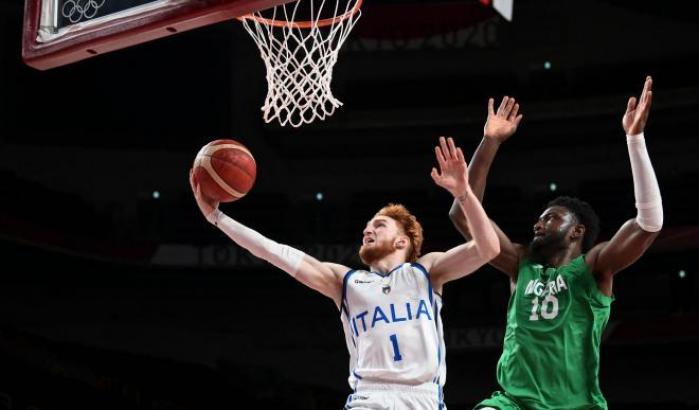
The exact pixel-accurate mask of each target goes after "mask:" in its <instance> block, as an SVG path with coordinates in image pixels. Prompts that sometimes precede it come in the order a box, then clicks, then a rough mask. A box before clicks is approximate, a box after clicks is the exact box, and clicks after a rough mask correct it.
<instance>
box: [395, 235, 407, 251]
mask: <svg viewBox="0 0 699 410" xmlns="http://www.w3.org/2000/svg"><path fill="white" fill-rule="evenodd" d="M393 245H394V246H395V247H396V249H406V248H407V247H408V246H409V245H410V240H409V239H408V237H407V236H405V235H399V236H398V237H397V238H396V241H395V242H394V243H393Z"/></svg>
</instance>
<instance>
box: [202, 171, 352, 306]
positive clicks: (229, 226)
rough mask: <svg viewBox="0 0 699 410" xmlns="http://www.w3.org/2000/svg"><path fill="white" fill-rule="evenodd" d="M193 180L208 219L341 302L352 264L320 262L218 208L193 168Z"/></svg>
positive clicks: (251, 249)
mask: <svg viewBox="0 0 699 410" xmlns="http://www.w3.org/2000/svg"><path fill="white" fill-rule="evenodd" d="M189 182H190V185H191V186H192V192H193V193H194V199H195V200H196V201H197V205H198V206H199V209H200V210H201V213H202V214H203V215H204V217H205V218H206V220H207V221H209V222H210V223H211V224H213V225H214V226H216V227H218V228H219V229H220V230H221V231H223V232H224V233H225V234H226V235H228V237H229V238H231V239H232V240H233V241H234V242H235V243H237V244H238V245H239V246H241V247H243V248H245V249H247V250H248V251H249V252H250V253H252V254H253V255H255V256H257V257H258V258H260V259H263V260H266V261H267V262H269V263H271V264H272V265H274V266H276V267H277V268H279V269H281V270H283V271H284V272H286V273H288V274H289V275H291V276H292V277H293V278H294V279H296V280H298V281H299V282H301V283H303V284H304V285H306V286H308V287H310V288H312V289H315V290H316V291H318V292H320V293H322V294H323V295H325V296H327V297H329V298H331V299H332V300H333V301H335V304H336V305H338V306H339V304H340V299H341V298H342V279H343V275H344V274H345V273H346V272H347V271H348V270H349V268H347V267H345V266H342V265H339V264H335V263H327V262H320V261H318V260H317V259H316V258H314V257H312V256H310V255H307V254H305V253H304V252H301V251H300V250H298V249H295V248H292V247H291V246H288V245H283V244H279V243H277V242H275V241H273V240H271V239H268V238H266V237H265V236H263V235H262V234H260V233H259V232H256V231H254V230H252V229H250V228H248V227H246V226H245V225H243V224H241V223H239V222H238V221H236V220H234V219H232V218H230V217H229V216H227V215H226V214H224V213H223V212H221V211H220V210H219V209H218V202H216V201H214V200H212V199H210V198H207V197H206V196H205V195H203V194H202V192H201V188H200V187H199V186H198V185H197V183H196V181H195V180H194V178H192V173H191V172H190V178H189Z"/></svg>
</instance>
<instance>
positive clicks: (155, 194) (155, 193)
mask: <svg viewBox="0 0 699 410" xmlns="http://www.w3.org/2000/svg"><path fill="white" fill-rule="evenodd" d="M158 198H160V191H153V199H158Z"/></svg>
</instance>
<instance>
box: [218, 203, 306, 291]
mask: <svg viewBox="0 0 699 410" xmlns="http://www.w3.org/2000/svg"><path fill="white" fill-rule="evenodd" d="M206 219H207V220H208V221H209V222H211V223H212V224H213V225H215V226H216V227H218V229H220V230H221V231H223V233H225V234H226V235H228V237H229V238H231V239H232V240H233V241H234V242H235V243H237V244H238V245H239V246H241V247H243V248H245V249H247V250H248V251H249V252H250V253H252V254H253V255H255V256H257V257H258V258H260V259H264V260H266V261H267V262H269V263H271V264H272V265H274V266H276V267H277V268H279V269H281V270H283V271H284V272H286V273H288V274H289V275H291V276H292V277H296V273H298V270H299V267H300V266H301V262H302V261H303V257H304V256H305V255H306V254H305V253H303V252H301V251H300V250H298V249H295V248H292V247H291V246H288V245H283V244H280V243H277V242H275V241H273V240H271V239H268V238H266V237H264V236H263V235H262V234H260V233H259V232H257V231H255V230H253V229H250V228H248V227H247V226H245V225H243V224H241V223H240V222H238V221H236V220H234V219H233V218H231V217H229V216H228V215H226V214H224V213H223V212H221V211H220V210H219V209H215V210H214V211H213V212H212V213H211V214H210V215H208V216H207V217H206Z"/></svg>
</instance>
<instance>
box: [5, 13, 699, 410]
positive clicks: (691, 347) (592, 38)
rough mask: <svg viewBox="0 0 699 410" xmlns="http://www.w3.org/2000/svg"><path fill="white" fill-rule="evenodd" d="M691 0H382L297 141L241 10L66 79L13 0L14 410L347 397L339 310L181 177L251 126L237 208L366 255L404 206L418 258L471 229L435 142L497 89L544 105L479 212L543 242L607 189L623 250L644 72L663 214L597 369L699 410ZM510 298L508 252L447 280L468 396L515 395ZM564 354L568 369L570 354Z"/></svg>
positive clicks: (507, 151) (505, 159) (696, 107)
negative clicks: (273, 119) (207, 209)
mask: <svg viewBox="0 0 699 410" xmlns="http://www.w3.org/2000/svg"><path fill="white" fill-rule="evenodd" d="M684 7H685V3H682V2H671V3H668V2H648V3H646V2H641V1H623V0H597V1H594V0H576V1H555V0H515V3H514V13H513V21H512V22H507V21H506V20H504V19H503V18H502V17H500V16H499V15H498V14H497V13H496V12H494V11H492V10H491V9H489V8H487V7H484V6H483V5H482V4H480V3H477V2H469V1H468V0H459V1H449V2H445V1H436V0H435V1H422V2H408V1H403V0H400V1H399V0H366V2H365V4H364V7H363V16H362V18H361V19H360V20H359V22H358V24H357V26H356V27H355V30H354V31H353V33H352V34H351V35H350V37H349V40H348V42H347V43H346V44H345V45H344V46H343V49H342V50H341V51H340V57H339V61H338V63H337V65H336V67H335V73H334V77H333V83H332V86H333V90H334V92H335V95H336V96H337V97H338V98H339V99H340V100H341V101H342V102H343V103H344V106H343V107H341V108H340V109H339V110H338V111H337V112H336V113H335V114H334V115H333V116H331V117H329V118H327V119H326V120H325V121H317V122H315V123H313V124H310V125H306V126H303V127H301V128H298V129H294V128H282V127H279V126H278V125H274V124H269V125H268V124H265V123H264V122H263V121H262V119H261V112H260V108H259V107H260V106H261V105H262V103H263V100H264V96H265V93H266V89H267V84H266V81H265V70H264V65H263V63H262V61H261V59H260V57H259V53H258V51H257V48H256V47H255V44H254V43H253V42H252V40H251V39H250V38H249V36H248V35H247V33H245V31H244V30H243V28H242V26H241V25H240V23H238V22H235V21H234V22H223V23H219V24H214V25H210V26H207V27H203V28H199V29H196V30H192V31H188V32H185V33H181V34H178V35H176V36H171V37H167V38H163V39H159V40H156V41H152V42H147V43H144V44H141V45H137V46H134V47H131V48H127V49H123V50H119V51H114V52H112V53H108V54H105V55H99V56H96V57H93V58H90V59H87V60H84V61H80V62H76V63H74V64H71V65H67V66H64V67H58V68H53V69H51V70H47V71H39V70H36V69H34V68H31V67H28V66H27V65H25V64H24V63H23V62H22V58H21V45H22V29H23V28H22V24H23V23H22V20H23V12H24V4H23V1H22V0H0V184H1V185H0V186H1V189H0V410H10V409H11V410H59V409H71V410H75V409H90V410H98V409H104V410H108V409H134V410H135V409H152V410H156V409H157V410H165V409H167V410H201V409H213V408H216V409H224V408H226V409H238V408H259V409H266V408H277V409H305V410H313V409H320V410H325V409H340V408H341V407H342V406H343V404H344V402H345V398H346V396H347V394H348V393H349V392H350V389H349V387H348V385H347V381H346V378H347V372H348V369H347V363H348V354H347V351H346V347H345V344H344V343H345V342H344V337H343V335H342V329H341V324H340V319H339V313H338V311H337V309H336V308H335V306H334V304H333V303H332V301H330V300H329V299H327V298H325V297H323V296H321V295H319V294H318V293H315V292H313V291H312V290H310V289H308V288H305V287H304V286H303V285H300V284H298V283H296V282H295V281H293V280H292V279H291V278H290V277H289V276H288V275H286V274H285V273H283V272H281V271H278V270H276V269H274V268H272V267H271V266H270V265H268V264H266V263H263V262H260V261H259V260H256V259H255V258H254V257H252V256H251V255H250V254H248V253H247V252H246V251H244V250H241V249H240V248H238V247H236V246H234V245H233V244H232V242H231V241H230V240H229V239H228V238H227V237H225V235H224V234H222V233H221V232H219V231H218V230H216V229H214V228H213V227H211V226H210V225H209V224H207V223H206V221H205V220H204V218H202V216H201V214H200V213H199V211H198V209H197V208H196V204H195V202H194V200H193V198H192V195H191V192H190V188H189V184H188V172H189V168H190V167H191V164H192V160H193V159H194V156H195V154H196V153H197V151H198V149H199V148H200V147H201V146H202V145H203V144H205V143H207V142H209V141H211V140H214V139H217V138H233V139H236V140H238V141H240V142H242V143H243V144H245V145H246V146H247V147H248V148H249V149H250V150H251V151H252V152H253V154H254V155H255V158H256V161H257V164H258V178H257V182H256V184H255V186H254V188H253V190H252V191H251V192H250V193H249V194H248V196H247V197H245V198H244V199H242V200H240V201H239V202H235V203H232V204H226V205H223V206H222V209H223V210H224V211H225V212H226V213H227V214H229V215H231V216H232V217H234V218H236V219H238V220H240V221H241V222H242V223H245V224H247V225H249V226H250V227H252V228H254V229H256V230H258V231H260V232H261V233H263V234H265V235H267V236H269V237H270V238H272V239H275V240H277V241H280V242H283V243H289V244H292V245H295V246H297V247H300V248H301V249H303V250H305V251H306V252H308V253H310V254H312V255H314V256H316V257H317V258H319V259H321V260H327V261H336V262H341V263H345V264H349V265H352V266H357V267H358V266H359V265H360V262H359V260H358V258H357V256H356V253H357V249H358V247H359V244H360V241H361V231H362V229H363V227H364V225H365V223H366V221H367V220H368V219H370V218H371V217H372V216H373V215H374V212H375V211H376V210H378V209H379V208H380V207H381V206H383V205H385V204H386V203H388V202H400V203H403V204H405V205H406V206H407V207H408V208H409V209H410V210H411V211H413V212H414V213H415V214H416V215H417V217H418V218H419V219H420V220H421V222H422V223H423V225H424V228H425V251H431V250H443V249H446V248H448V247H451V246H455V245H457V244H458V243H460V242H461V241H462V239H461V237H460V236H459V235H458V234H457V232H456V231H455V229H454V228H453V227H452V225H451V223H450V221H449V219H448V215H447V214H448V210H449V207H450V205H451V198H450V196H449V195H448V193H446V191H444V190H442V189H441V188H439V187H437V186H436V185H435V184H434V183H433V182H432V180H431V179H430V176H429V172H430V169H431V167H432V166H433V165H434V152H433V147H434V145H435V143H436V142H437V137H438V136H440V135H450V136H454V137H455V138H456V140H457V143H458V144H459V145H460V146H462V147H463V148H464V151H465V153H466V156H467V158H470V156H471V154H472V153H473V150H474V149H475V147H476V146H477V144H478V142H479V141H480V139H481V137H482V133H483V124H484V122H485V118H486V102H487V98H488V97H490V96H492V97H495V98H496V99H497V100H498V101H499V99H500V98H501V97H502V96H503V95H510V96H515V97H516V98H517V100H518V101H519V102H520V103H521V111H522V112H523V113H524V115H525V117H524V120H523V122H522V124H521V125H520V128H519V130H518V132H517V133H516V134H515V135H514V136H513V137H512V138H511V139H510V140H509V141H508V142H507V143H506V144H505V145H503V147H502V148H501V150H500V154H499V156H498V158H497V159H496V161H495V163H494V165H493V169H492V171H491V174H490V178H489V182H488V186H487V189H486V196H485V200H484V206H485V209H486V211H487V212H488V213H489V215H490V216H491V217H492V219H494V220H495V221H497V222H498V223H499V225H500V226H501V227H502V228H503V230H505V231H506V232H507V233H508V234H509V235H510V237H512V238H513V239H516V240H518V241H522V242H525V243H526V242H528V241H529V240H530V238H531V232H532V225H533V223H534V221H535V220H536V218H537V217H538V215H539V213H540V212H541V211H542V210H543V209H544V206H545V204H546V202H547V201H548V200H549V199H552V198H553V197H555V196H558V195H561V194H567V195H574V196H579V197H581V198H583V199H585V200H586V201H588V202H590V203H591V204H592V206H593V207H594V208H595V209H596V211H597V212H598V214H599V215H600V217H601V221H602V232H601V235H600V239H604V240H606V239H608V238H609V237H610V236H611V235H612V234H613V233H614V232H615V231H616V229H617V228H618V227H619V226H620V225H621V224H622V223H623V222H624V221H625V220H627V219H629V218H631V217H633V216H634V215H635V212H636V210H635V208H634V196H633V184H632V181H631V172H630V166H629V159H628V154H627V149H626V143H625V137H624V131H623V129H622V127H621V117H622V115H623V112H624V110H625V107H626V100H627V99H628V97H629V96H631V95H638V94H639V92H640V90H641V87H642V84H643V80H644V78H645V76H646V75H652V76H653V79H654V102H653V107H652V109H651V113H650V119H649V123H648V126H647V128H646V132H645V135H646V140H647V144H648V148H649V153H650V156H651V159H652V161H653V165H654V167H655V171H656V173H657V176H658V180H659V183H660V189H661V192H662V195H663V204H664V211H665V225H664V228H663V231H662V233H661V235H660V236H659V237H658V239H657V240H656V242H655V243H654V244H653V246H652V247H651V248H650V250H649V251H648V252H647V253H646V255H644V256H643V257H642V258H641V259H640V260H639V261H638V262H637V263H636V264H634V265H633V266H632V267H630V268H628V269H627V270H626V271H624V272H622V273H620V274H619V275H618V276H617V277H616V280H615V296H616V301H615V302H614V304H613V306H612V315H611V319H610V323H609V325H608V327H607V330H606V333H605V336H604V341H603V345H602V346H603V347H602V359H601V373H600V382H601V386H602V391H603V392H604V393H605V395H606V397H607V400H608V401H609V404H610V408H612V409H635V410H636V409H699V312H698V308H699V305H698V302H697V297H698V296H699V279H698V275H699V270H698V269H699V256H698V255H699V219H698V218H697V211H696V210H697V202H696V201H697V195H696V191H697V189H698V188H699V131H697V129H698V126H697V124H698V123H699V75H698V74H697V73H699V42H697V41H696V40H697V39H699V17H697V14H696V13H693V12H689V11H688V10H686V9H684ZM508 297H509V288H508V281H507V278H506V277H505V275H503V274H501V273H499V272H497V271H496V270H495V269H494V268H491V267H489V266H487V267H484V268H482V269H480V270H479V271H477V272H476V273H475V274H473V275H472V276H469V277H467V278H464V279H461V280H459V281H456V282H452V283H450V284H448V285H447V286H446V288H445V294H444V298H445V299H444V303H445V305H444V313H443V318H444V322H445V333H446V345H447V367H448V381H447V384H446V387H445V395H446V402H447V405H448V407H449V408H450V409H469V408H471V406H473V405H474V404H475V403H476V402H478V401H480V400H481V399H483V398H485V397H487V396H489V395H490V393H491V392H492V391H494V390H495V389H496V388H497V383H496V378H495V366H496V362H497V359H498V357H499V354H500V352H501V349H502V338H503V330H504V323H505V312H506V309H507V301H508ZM557 359H558V358H556V357H551V358H550V360H551V361H552V362H555V361H556V360H557Z"/></svg>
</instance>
